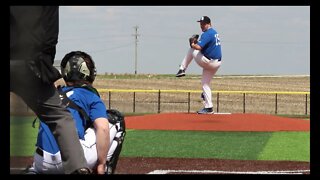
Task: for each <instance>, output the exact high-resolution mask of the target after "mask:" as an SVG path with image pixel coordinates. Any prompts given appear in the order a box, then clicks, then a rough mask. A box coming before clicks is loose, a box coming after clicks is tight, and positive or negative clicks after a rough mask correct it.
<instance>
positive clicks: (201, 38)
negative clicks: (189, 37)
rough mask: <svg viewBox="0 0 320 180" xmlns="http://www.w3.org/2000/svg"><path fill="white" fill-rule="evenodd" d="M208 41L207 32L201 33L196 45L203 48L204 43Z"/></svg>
mask: <svg viewBox="0 0 320 180" xmlns="http://www.w3.org/2000/svg"><path fill="white" fill-rule="evenodd" d="M209 41H210V39H209V38H208V34H207V33H202V35H201V37H200V39H199V42H198V45H199V46H200V47H201V48H203V47H204V46H205V45H206V44H208V43H209Z"/></svg>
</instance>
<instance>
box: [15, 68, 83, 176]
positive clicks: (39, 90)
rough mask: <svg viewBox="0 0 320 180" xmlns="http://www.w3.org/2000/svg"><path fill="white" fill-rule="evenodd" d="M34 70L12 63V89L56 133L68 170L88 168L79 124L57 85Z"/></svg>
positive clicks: (66, 170)
mask: <svg viewBox="0 0 320 180" xmlns="http://www.w3.org/2000/svg"><path fill="white" fill-rule="evenodd" d="M31 73H32V72H30V71H29V70H28V69H23V68H21V67H20V68H12V67H11V65H10V90H12V91H13V92H14V93H16V94H17V95H19V96H20V97H21V98H22V99H23V100H24V101H25V102H26V104H27V105H28V106H29V107H30V108H31V109H32V110H33V111H34V112H35V114H36V115H37V116H38V117H39V119H40V120H42V121H43V122H45V123H46V124H47V125H48V127H49V128H50V130H51V131H52V132H53V135H54V137H55V138H56V140H57V143H58V145H59V148H60V152H61V158H62V162H63V167H64V170H65V173H66V174H70V173H72V172H73V171H75V170H77V169H79V168H83V167H87V163H86V159H85V157H84V153H83V149H82V147H81V145H80V142H79V137H78V134H77V132H76V128H75V123H74V121H73V119H72V116H71V114H70V112H69V111H68V110H67V109H66V107H65V106H63V105H62V103H61V100H60V97H59V94H58V92H57V90H56V88H55V87H54V85H53V84H52V85H47V84H43V83H42V82H41V81H40V79H38V78H36V77H35V76H33V75H32V74H31Z"/></svg>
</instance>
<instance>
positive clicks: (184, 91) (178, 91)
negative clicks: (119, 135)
mask: <svg viewBox="0 0 320 180" xmlns="http://www.w3.org/2000/svg"><path fill="white" fill-rule="evenodd" d="M159 91H160V92H163V93H189V92H190V93H202V90H173V89H162V90H161V89H98V92H100V93H104V92H144V93H157V92H159ZM213 93H226V94H243V93H245V94H310V92H307V91H306V92H295V91H219V90H217V91H213Z"/></svg>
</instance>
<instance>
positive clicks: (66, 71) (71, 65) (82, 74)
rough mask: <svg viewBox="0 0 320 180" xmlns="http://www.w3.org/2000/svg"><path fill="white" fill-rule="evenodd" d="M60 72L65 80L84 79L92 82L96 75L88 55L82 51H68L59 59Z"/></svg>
mask: <svg viewBox="0 0 320 180" xmlns="http://www.w3.org/2000/svg"><path fill="white" fill-rule="evenodd" d="M85 59H86V60H87V61H86V60H85ZM61 74H62V77H63V79H64V80H65V81H67V82H73V81H78V80H85V81H89V82H91V83H92V82H93V81H94V79H95V77H96V68H95V65H94V62H93V61H92V59H91V57H90V56H89V55H87V56H86V54H84V53H83V52H75V53H73V54H70V53H69V54H67V55H66V56H65V57H64V58H63V60H62V61H61Z"/></svg>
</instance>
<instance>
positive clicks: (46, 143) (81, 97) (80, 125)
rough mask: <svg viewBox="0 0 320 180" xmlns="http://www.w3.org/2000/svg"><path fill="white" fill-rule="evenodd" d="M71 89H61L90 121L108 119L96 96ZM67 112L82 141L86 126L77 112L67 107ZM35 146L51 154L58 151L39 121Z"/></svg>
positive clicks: (83, 89) (81, 90)
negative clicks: (101, 118)
mask: <svg viewBox="0 0 320 180" xmlns="http://www.w3.org/2000/svg"><path fill="white" fill-rule="evenodd" d="M71 88H72V87H63V89H62V90H63V91H64V92H66V91H67V96H68V98H69V99H70V100H71V101H73V102H74V103H76V104H77V105H78V106H80V107H81V108H82V109H83V110H84V111H85V112H86V113H87V115H88V116H89V117H90V119H91V120H92V121H94V120H95V119H97V118H100V117H104V118H108V116H107V112H106V110H107V109H106V106H105V104H104V103H103V101H102V100H101V99H100V97H99V96H98V95H96V94H95V93H93V92H92V91H90V90H88V89H85V88H73V89H72V90H70V89H71ZM68 90H70V91H68ZM68 110H69V111H70V112H71V114H72V117H73V120H74V121H75V123H76V128H77V132H78V136H79V139H84V133H85V126H86V122H85V120H84V119H83V118H82V117H81V115H80V113H79V112H78V111H77V110H75V109H72V108H69V107H68ZM36 146H38V147H40V148H41V149H43V150H45V151H47V152H50V153H52V154H55V153H57V152H58V151H59V148H58V145H57V143H56V140H55V139H54V136H53V135H52V133H51V131H50V129H49V127H48V126H47V125H46V124H45V123H43V122H41V121H40V127H39V131H38V137H37V143H36Z"/></svg>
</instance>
